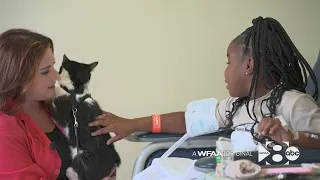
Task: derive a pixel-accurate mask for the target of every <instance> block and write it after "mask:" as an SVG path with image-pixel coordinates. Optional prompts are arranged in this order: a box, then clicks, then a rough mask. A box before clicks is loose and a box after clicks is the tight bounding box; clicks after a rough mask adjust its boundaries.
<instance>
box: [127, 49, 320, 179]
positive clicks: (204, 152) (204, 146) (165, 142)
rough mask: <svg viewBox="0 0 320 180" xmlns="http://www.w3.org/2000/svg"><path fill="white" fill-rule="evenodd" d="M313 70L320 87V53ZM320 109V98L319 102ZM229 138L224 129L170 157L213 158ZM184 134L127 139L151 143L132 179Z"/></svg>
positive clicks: (146, 134) (142, 134)
mask: <svg viewBox="0 0 320 180" xmlns="http://www.w3.org/2000/svg"><path fill="white" fill-rule="evenodd" d="M313 70H314V71H315V74H316V76H317V81H318V85H319V86H320V51H319V55H318V59H317V61H316V63H315V64H314V67H313ZM313 87H314V84H313V83H312V81H311V79H310V78H309V79H308V86H307V88H306V91H307V93H309V94H311V95H312V94H313V91H312V89H313ZM317 104H318V106H319V107H320V98H319V100H318V101H317ZM221 135H223V136H229V135H230V132H229V131H224V130H223V129H222V130H221V131H219V132H217V133H212V134H208V135H203V136H199V137H194V138H191V139H188V140H187V141H186V142H184V143H183V144H182V145H181V146H180V147H179V148H178V149H177V150H175V151H174V152H173V153H172V154H171V155H170V157H182V158H189V159H195V160H196V159H200V158H204V157H207V156H211V154H210V152H212V151H215V148H216V141H217V140H218V137H219V136H221ZM182 136H183V134H169V133H156V134H155V133H152V132H137V133H133V134H131V135H130V136H128V137H127V138H126V140H128V141H131V142H147V143H149V144H148V145H147V146H146V147H145V148H144V149H143V150H142V151H141V153H140V155H139V156H138V158H137V159H136V161H135V164H134V168H133V172H132V178H133V177H134V176H135V175H136V174H138V173H139V172H141V171H143V170H144V169H146V168H147V167H149V166H150V165H151V163H152V160H153V159H155V158H159V157H161V155H162V154H163V153H164V152H165V151H166V150H168V149H169V148H170V147H171V146H172V145H173V144H174V143H175V142H176V141H177V140H179V139H180V138H181V137H182Z"/></svg>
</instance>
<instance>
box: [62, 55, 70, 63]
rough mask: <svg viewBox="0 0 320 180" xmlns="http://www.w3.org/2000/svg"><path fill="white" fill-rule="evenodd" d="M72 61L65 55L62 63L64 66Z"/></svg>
mask: <svg viewBox="0 0 320 180" xmlns="http://www.w3.org/2000/svg"><path fill="white" fill-rule="evenodd" d="M69 61H70V60H69V58H68V57H67V55H65V54H64V55H63V61H62V63H63V64H64V63H67V62H69Z"/></svg>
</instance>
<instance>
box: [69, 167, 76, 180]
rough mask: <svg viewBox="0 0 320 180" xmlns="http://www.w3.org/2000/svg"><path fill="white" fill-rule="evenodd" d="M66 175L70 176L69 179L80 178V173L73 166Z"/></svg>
mask: <svg viewBox="0 0 320 180" xmlns="http://www.w3.org/2000/svg"><path fill="white" fill-rule="evenodd" d="M66 176H67V177H68V178H69V180H79V179H78V174H77V173H76V172H75V171H74V170H73V168H72V167H69V168H68V169H67V172H66Z"/></svg>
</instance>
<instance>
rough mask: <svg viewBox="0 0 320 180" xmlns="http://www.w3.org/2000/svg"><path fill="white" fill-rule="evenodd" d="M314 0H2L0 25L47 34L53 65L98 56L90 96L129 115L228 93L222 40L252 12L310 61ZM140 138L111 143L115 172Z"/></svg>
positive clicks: (318, 44)
mask: <svg viewBox="0 0 320 180" xmlns="http://www.w3.org/2000/svg"><path fill="white" fill-rule="evenodd" d="M27 2H28V3H27ZM319 7H320V1H318V0H308V1H303V0H281V1H278V0H273V1H259V2H258V1H249V0H242V1H231V0H221V1H218V0H216V1H214V0H211V1H210V0H180V1H178V0H176V1H169V0H167V1H160V0H158V1H156V0H136V1H131V0H127V1H120V0H117V1H116V0H114V1H102V0H101V1H98V0H96V1H81V2H80V1H75V0H74V1H71V0H69V1H62V0H60V1H40V0H39V1H36V0H28V1H18V0H2V1H1V2H0V22H1V23H0V31H1V32H2V31H5V30H7V29H9V28H13V27H23V28H29V29H33V30H36V31H38V32H40V33H43V34H45V35H48V36H50V37H51V38H52V39H53V40H54V43H55V48H56V49H55V57H56V60H57V65H56V67H57V68H58V67H59V65H60V63H61V59H62V55H63V54H64V53H65V54H67V55H68V56H69V57H70V58H72V59H76V60H79V61H83V62H92V61H99V62H100V64H99V65H98V67H97V69H96V71H95V72H94V74H93V76H92V83H91V86H90V87H91V91H92V94H93V96H94V97H95V98H96V99H98V100H99V102H100V103H101V105H102V107H103V108H104V109H105V110H107V111H111V112H113V113H115V114H117V115H120V116H124V117H127V118H133V117H138V116H148V115H150V114H152V113H164V112H171V111H179V110H184V109H185V107H186V103H187V102H188V101H190V100H195V99H200V98H208V97H212V96H213V97H216V98H218V99H222V98H225V97H227V95H228V93H227V91H226V90H225V84H224V76H223V71H224V68H225V67H226V64H225V62H226V48H227V46H228V43H229V42H230V41H231V40H232V39H233V38H234V37H235V36H237V35H238V34H239V33H240V32H242V31H243V30H244V29H245V28H246V27H248V26H249V25H251V20H252V19H253V18H255V17H257V16H259V15H261V16H272V17H275V18H276V19H278V20H279V21H280V22H281V23H282V24H283V26H284V27H285V29H286V30H287V32H288V33H289V35H290V37H291V38H292V40H293V42H294V43H295V44H296V46H297V47H298V49H299V50H300V51H301V53H302V54H303V55H304V56H305V58H306V59H307V60H308V61H309V62H310V63H311V64H312V65H313V63H314V61H315V59H316V57H317V55H318V51H319V48H320V36H319V32H320V20H319V18H320V11H319ZM145 145H146V144H143V143H141V144H138V143H130V142H127V141H125V140H123V141H119V142H118V143H116V146H117V149H118V150H119V152H120V154H121V156H122V160H123V164H122V166H121V168H120V171H119V173H118V174H119V175H118V177H119V179H120V180H128V179H130V177H131V172H132V167H133V164H134V161H135V159H136V157H137V156H138V154H139V152H140V151H141V149H142V148H143V147H144V146H145ZM126 153H127V154H126Z"/></svg>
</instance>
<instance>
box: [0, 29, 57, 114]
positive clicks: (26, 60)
mask: <svg viewBox="0 0 320 180" xmlns="http://www.w3.org/2000/svg"><path fill="white" fill-rule="evenodd" d="M47 48H51V49H52V52H53V50H54V49H53V43H52V40H51V39H50V38H48V37H46V36H44V35H41V34H39V33H36V32H32V31H29V30H26V29H10V30H8V31H5V32H3V33H2V34H1V35H0V110H1V111H10V110H9V109H5V108H6V107H5V106H6V103H7V101H8V100H13V101H15V102H19V101H22V100H23V98H24V94H25V92H26V90H27V89H28V88H29V87H30V85H31V84H32V81H33V79H34V78H35V75H36V72H37V71H38V68H39V64H40V61H41V59H42V56H43V55H44V52H45V51H46V49H47ZM10 109H11V108H10Z"/></svg>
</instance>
